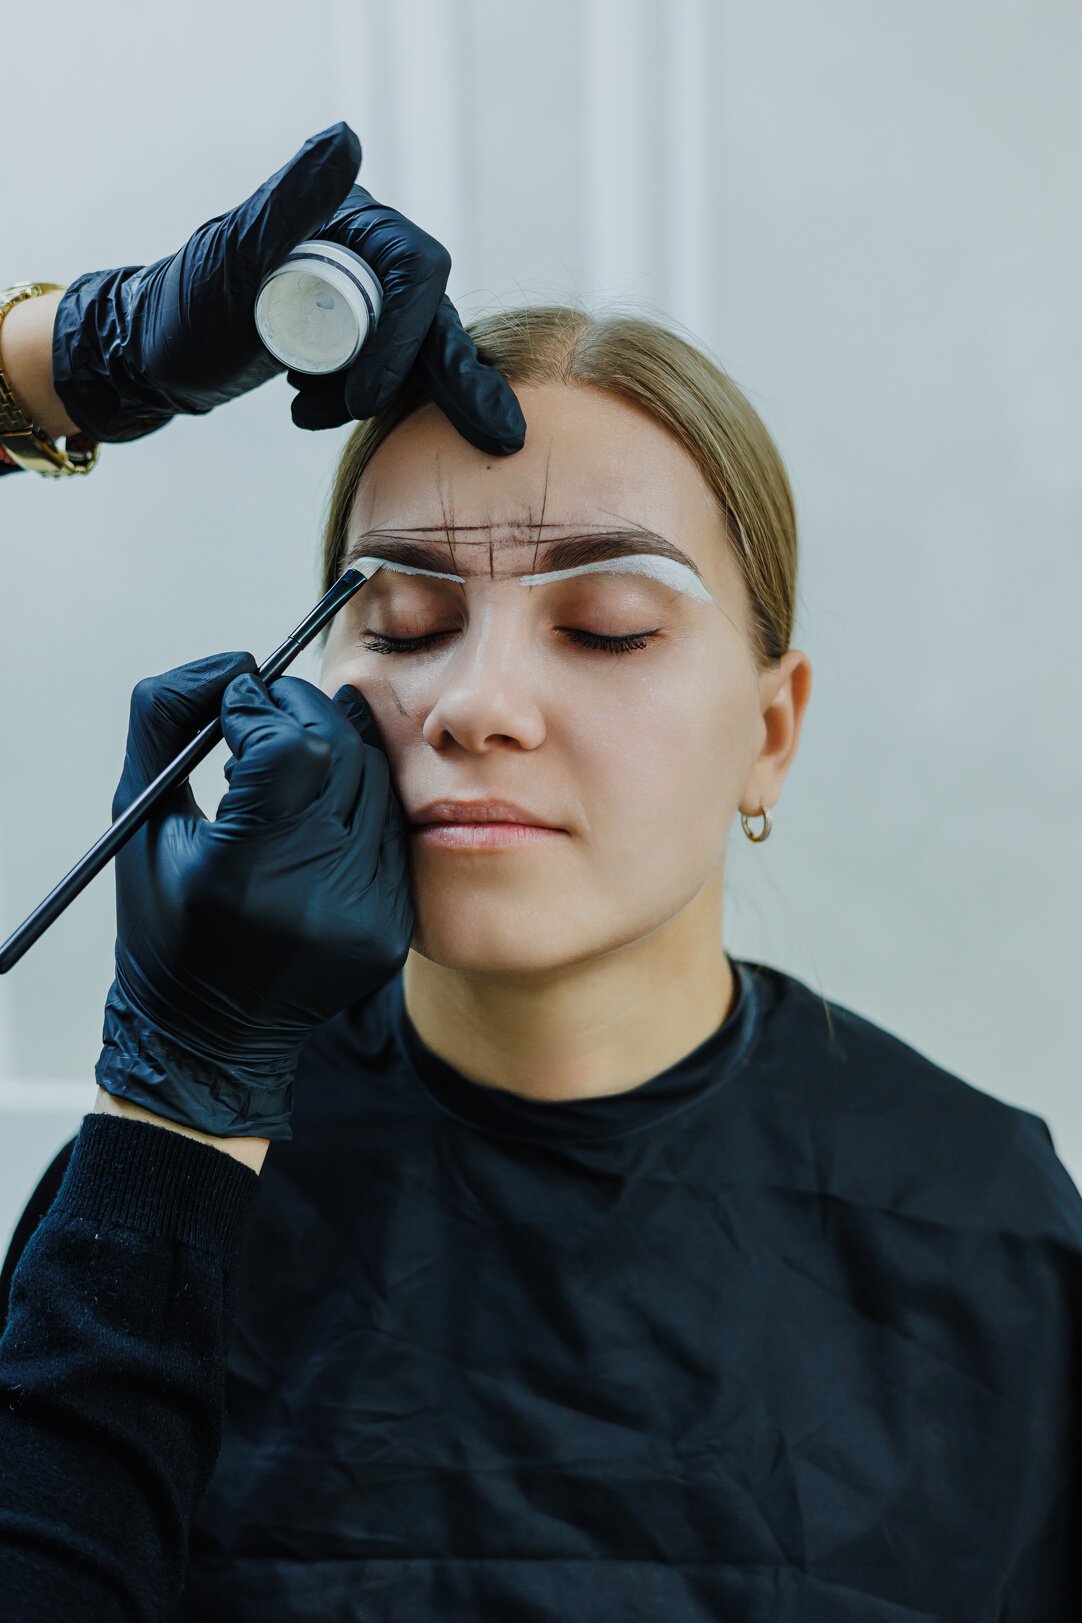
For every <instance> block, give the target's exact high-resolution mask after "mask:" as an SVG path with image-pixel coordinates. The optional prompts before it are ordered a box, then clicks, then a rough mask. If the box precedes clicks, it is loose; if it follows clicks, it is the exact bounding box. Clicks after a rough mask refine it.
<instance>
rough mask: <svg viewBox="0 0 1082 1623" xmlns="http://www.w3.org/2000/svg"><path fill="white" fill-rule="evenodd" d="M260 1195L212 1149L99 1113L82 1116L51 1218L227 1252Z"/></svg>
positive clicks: (251, 1175) (252, 1178) (251, 1176)
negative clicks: (101, 1225) (110, 1226)
mask: <svg viewBox="0 0 1082 1623" xmlns="http://www.w3.org/2000/svg"><path fill="white" fill-rule="evenodd" d="M258 1189H259V1174H258V1173H257V1172H253V1171H252V1169H251V1167H246V1166H242V1165H241V1163H240V1162H239V1161H236V1160H234V1158H233V1157H232V1156H231V1155H226V1154H225V1153H224V1152H223V1151H222V1150H216V1149H215V1148H214V1146H213V1144H200V1143H199V1141H198V1140H197V1139H194V1138H188V1137H186V1136H185V1135H184V1134H183V1133H172V1132H170V1131H169V1129H168V1128H166V1127H154V1126H152V1125H151V1124H150V1122H144V1121H129V1120H125V1119H124V1118H123V1117H119V1116H110V1115H107V1114H106V1113H105V1112H104V1111H102V1112H94V1113H92V1114H90V1115H87V1116H84V1117H83V1120H82V1125H81V1126H80V1129H79V1134H78V1137H77V1138H76V1140H75V1147H74V1149H73V1150H72V1153H71V1159H70V1160H69V1162H68V1166H67V1171H66V1172H65V1174H64V1181H63V1183H62V1184H61V1185H60V1189H59V1191H58V1193H57V1196H56V1199H55V1200H54V1201H53V1204H52V1207H51V1208H50V1215H51V1216H57V1217H60V1218H62V1219H70V1218H81V1219H83V1220H84V1221H87V1222H94V1223H109V1224H114V1225H117V1226H119V1227H121V1228H126V1229H133V1230H135V1231H137V1232H139V1233H143V1234H148V1235H152V1236H154V1238H156V1239H163V1240H178V1241H180V1242H181V1243H182V1244H183V1245H192V1246H198V1247H199V1248H200V1249H201V1250H204V1251H223V1250H226V1251H228V1250H230V1249H232V1248H233V1247H235V1245H236V1244H237V1241H238V1239H239V1238H240V1236H241V1234H242V1232H243V1229H244V1227H245V1223H246V1219H247V1216H248V1212H249V1209H250V1207H251V1205H252V1202H253V1200H254V1199H255V1196H256V1192H257V1190H258Z"/></svg>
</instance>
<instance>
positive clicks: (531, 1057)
mask: <svg viewBox="0 0 1082 1623" xmlns="http://www.w3.org/2000/svg"><path fill="white" fill-rule="evenodd" d="M516 394H517V396H518V399H519V402H520V404H521V406H522V410H523V412H524V414H525V417H526V420H527V424H528V433H527V438H526V443H525V446H524V447H523V449H522V450H521V451H519V452H517V453H516V455H515V456H513V457H505V458H499V459H497V458H490V457H488V456H486V455H485V454H484V453H483V452H481V451H478V450H477V449H476V448H475V447H473V446H471V445H470V444H468V442H467V441H465V440H464V439H463V438H462V437H461V436H460V435H458V434H457V433H456V432H455V430H454V429H453V428H452V427H451V425H450V423H449V422H448V421H447V419H446V418H445V417H444V416H443V414H442V413H441V412H440V411H439V410H438V408H437V407H436V406H434V405H428V406H425V407H423V408H422V409H421V410H419V411H418V412H416V413H415V414H414V415H413V416H411V417H409V418H407V419H406V421H405V422H403V423H402V424H400V425H399V426H398V427H397V428H396V429H395V430H394V431H393V433H391V434H390V435H389V436H388V438H387V439H386V440H385V441H384V443H383V444H382V445H381V446H380V448H379V450H378V451H377V452H376V454H375V456H374V457H373V459H372V461H371V462H370V463H369V466H368V468H367V469H366V472H365V475H364V477H363V478H362V480H361V484H360V487H359V489H358V491H357V495H356V498H355V500H354V504H353V510H352V513H351V520H350V538H351V542H356V543H357V545H358V550H359V552H361V553H363V554H368V555H374V556H378V555H379V552H380V544H379V539H378V538H369V539H366V540H363V541H362V539H361V538H362V537H364V536H365V535H366V533H367V532H368V531H370V530H373V529H388V528H393V529H395V530H396V531H400V532H407V533H408V532H410V531H414V530H417V531H419V532H420V531H422V530H424V531H426V532H427V533H423V534H421V533H418V535H417V537H416V539H417V540H422V541H424V542H426V543H428V544H430V545H435V546H436V547H438V548H439V549H440V550H441V552H442V554H443V555H444V557H445V558H446V564H445V565H444V566H443V568H444V569H445V570H446V572H447V573H448V574H457V575H459V576H461V577H463V578H462V581H461V583H458V582H455V581H449V580H442V579H437V578H428V577H425V576H421V575H406V574H402V573H396V572H392V571H391V570H390V569H382V570H380V571H379V573H378V574H376V575H375V576H374V577H373V579H372V581H371V582H370V583H369V584H368V585H366V586H364V587H363V588H362V589H361V591H360V592H358V593H357V594H356V595H355V596H354V598H353V599H352V600H351V601H350V603H349V604H347V605H346V606H345V607H344V608H343V609H342V610H341V611H340V613H339V614H338V615H337V616H336V618H335V620H334V621H333V622H332V626H331V632H330V635H329V638H328V641H327V644H326V648H325V654H324V662H323V666H322V670H321V673H320V684H319V685H320V687H321V688H322V689H323V691H324V692H325V693H327V694H328V695H331V694H333V693H335V692H336V691H337V689H338V688H339V687H340V686H341V685H342V684H343V683H345V682H349V683H352V684H353V685H354V686H355V687H357V688H359V689H360V690H361V692H362V693H363V694H364V696H365V698H366V699H367V701H368V703H369V706H370V707H371V710H372V714H373V717H374V720H375V723H376V726H377V728H378V731H379V734H380V738H381V741H382V743H383V747H384V749H385V750H386V753H387V758H388V763H389V767H390V773H391V781H392V784H393V786H394V789H395V791H396V793H397V795H398V797H399V799H400V800H401V802H402V805H403V807H404V809H405V811H406V814H407V816H409V815H410V814H412V813H415V812H416V811H418V810H419V809H420V807H422V806H423V805H424V804H425V803H426V802H428V801H430V800H433V799H437V798H461V799H478V798H485V797H492V798H496V799H498V798H506V799H511V800H515V801H518V802H519V803H521V804H523V805H525V806H527V807H529V808H531V809H532V810H533V811H535V812H536V813H537V814H538V815H540V816H542V817H543V818H544V819H545V820H546V821H549V822H552V823H555V824H558V825H560V827H561V828H563V829H564V830H565V831H566V832H565V833H563V834H561V835H560V836H558V837H556V838H553V839H549V840H546V841H544V842H539V843H536V844H532V845H527V846H521V847H511V848H506V849H501V850H495V851H493V850H490V851H485V852H480V853H478V852H472V851H457V850H450V849H447V848H441V847H435V846H430V845H427V844H425V843H423V842H421V841H419V840H418V839H417V836H416V835H415V834H411V835H410V837H409V858H410V875H411V885H412V894H413V900H414V906H415V911H416V915H417V925H416V931H415V934H414V938H413V944H412V947H411V951H410V954H409V957H408V959H407V962H406V965H405V969H404V991H405V1000H406V1008H407V1011H408V1013H409V1016H410V1019H411V1020H412V1021H413V1023H414V1025H415V1026H416V1028H417V1030H418V1033H419V1035H420V1037H421V1039H422V1041H423V1042H425V1043H426V1044H427V1045H428V1047H429V1048H431V1049H433V1050H434V1051H435V1052H436V1053H437V1054H438V1055H440V1057H441V1058H443V1059H444V1060H446V1061H447V1062H448V1063H449V1064H451V1065H453V1066H455V1067H456V1068H457V1069H458V1070H459V1071H461V1072H462V1073H463V1074H464V1075H466V1076H468V1077H470V1078H472V1079H473V1080H474V1081H476V1082H479V1083H482V1084H485V1085H489V1086H493V1087H502V1088H506V1089H509V1090H511V1091H513V1092H516V1093H519V1094H522V1095H524V1096H528V1097H530V1098H535V1099H540V1100H568V1099H575V1098H582V1097H587V1096H596V1095H602V1094H610V1093H619V1092H623V1091H626V1090H627V1089H629V1088H633V1087H636V1086H638V1085H639V1084H641V1083H642V1082H645V1081H647V1080H649V1078H651V1077H653V1076H656V1075H657V1074H658V1073H659V1072H661V1071H663V1070H665V1069H667V1068H668V1067H669V1066H671V1065H673V1064H675V1063H676V1062H677V1061H678V1060H679V1059H681V1058H682V1057H683V1056H684V1055H686V1054H688V1053H690V1052H691V1050H692V1049H694V1048H696V1047H698V1046H699V1044H700V1043H702V1042H703V1041H704V1040H705V1039H706V1038H707V1037H708V1036H710V1035H711V1033H713V1032H714V1031H715V1030H716V1029H717V1028H718V1026H719V1025H721V1024H722V1022H723V1021H724V1020H725V1019H726V1018H727V1017H728V1014H729V1012H730V1010H731V1008H732V1005H733V1002H734V1000H735V984H734V980H733V975H732V970H731V968H730V965H729V961H728V959H727V957H726V955H725V951H724V945H723V935H722V923H723V892H724V879H725V851H726V842H727V839H728V836H729V831H730V828H731V825H732V823H733V819H734V817H735V816H736V814H737V812H738V811H744V812H745V813H747V815H748V816H749V817H750V816H753V815H755V814H757V813H758V812H759V810H760V808H761V807H762V806H764V805H766V806H768V807H773V806H775V805H776V804H777V802H778V799H779V797H780V794H781V789H782V785H783V784H784V781H785V777H786V773H787V772H788V769H789V766H790V764H791V762H792V760H793V758H794V756H795V754H796V750H797V745H798V742H799V736H800V728H801V724H802V720H803V716H804V711H805V709H806V706H807V703H808V699H809V697H810V693H811V662H810V661H809V659H808V657H807V656H806V655H805V654H804V653H802V652H801V651H800V650H798V649H790V650H789V651H788V652H787V653H786V654H785V655H784V657H783V658H782V660H781V661H780V663H779V664H778V666H777V667H774V668H771V669H768V670H766V671H762V672H760V671H758V670H757V669H756V667H755V664H754V660H753V656H752V648H751V641H750V635H749V626H750V615H749V603H748V599H747V593H746V589H745V587H744V584H743V580H742V578H741V576H740V573H739V570H738V568H737V566H736V563H735V561H734V559H733V557H732V555H731V553H730V550H729V544H728V542H727V540H726V537H725V533H724V529H723V526H722V521H721V518H720V515H719V513H718V510H717V507H716V504H715V502H714V500H713V497H712V495H711V493H710V491H709V488H708V487H707V485H706V483H705V481H704V480H703V478H702V475H701V474H700V473H699V470H698V469H697V467H696V466H695V464H694V462H693V461H692V460H691V458H690V457H689V456H688V454H687V452H686V451H685V450H684V449H683V447H682V446H681V445H680V444H679V443H678V442H677V441H676V440H675V439H674V438H673V437H672V436H671V435H670V434H668V432H667V431H666V430H665V429H663V428H662V427H661V426H660V425H659V424H658V423H656V422H655V421H654V420H653V418H651V417H650V416H649V415H648V414H647V413H646V412H645V411H644V410H642V409H640V408H639V407H637V406H635V405H633V404H631V403H630V402H626V401H623V400H620V399H617V398H616V397H614V396H611V395H608V394H606V393H605V392H603V391H601V390H597V389H593V388H590V387H587V386H583V385H563V384H555V385H545V386H524V385H516ZM530 521H532V528H531V522H530ZM448 523H453V524H454V526H455V528H454V530H448V529H447V528H446V526H447V524H448ZM494 526H495V528H493V527H494ZM643 526H644V527H647V528H649V529H650V530H653V531H656V532H657V533H658V534H659V535H661V536H663V537H666V538H667V539H668V540H670V541H672V542H674V543H675V544H676V545H677V546H679V547H680V548H681V549H682V550H683V552H684V553H686V554H687V555H688V557H689V558H691V559H692V560H693V562H694V563H695V565H696V566H697V567H698V570H699V572H700V573H701V576H702V579H703V581H704V583H705V585H706V588H707V591H708V593H709V596H710V598H712V599H713V601H703V600H701V599H697V598H696V597H694V596H693V595H691V594H690V593H689V592H688V591H687V590H680V589H674V588H673V587H672V586H671V585H666V584H664V583H662V582H659V581H657V580H655V579H651V578H649V577H648V576H645V575H640V574H635V573H612V572H604V571H602V572H591V571H585V572H581V573H576V574H573V575H571V576H570V577H569V578H566V579H561V580H555V581H551V582H548V583H543V584H538V585H532V586H530V587H529V588H524V587H523V584H522V580H521V577H522V576H526V575H537V574H538V573H543V572H545V570H546V563H545V558H546V543H547V542H549V541H551V540H553V539H556V538H560V537H564V536H567V535H570V534H575V533H580V532H582V531H583V530H584V529H588V528H590V529H595V530H600V529H604V528H608V529H612V528H616V527H620V528H634V527H643ZM539 538H540V543H539ZM561 627H563V628H576V629H583V630H589V631H594V632H600V633H604V634H606V635H621V634H625V633H630V632H644V631H648V630H654V629H655V628H659V634H658V635H657V636H654V637H651V638H648V639H647V640H646V643H645V646H644V647H641V648H639V649H636V650H634V651H632V652H628V653H620V654H612V653H608V652H605V651H602V650H596V649H591V648H586V647H582V646H578V645H576V644H575V643H574V642H573V641H571V640H570V639H569V638H567V637H566V635H564V634H563V632H562V631H561V630H560V629H559V628H561ZM372 632H377V633H381V634H383V635H386V636H396V637H410V636H419V635H424V634H426V633H429V632H443V633H446V634H445V635H444V636H442V637H441V638H440V639H439V640H438V641H436V642H434V643H433V644H432V645H430V646H429V647H428V648H427V649H422V650H420V651H417V652H407V653H394V654H381V653H379V652H377V651H375V650H374V649H373V648H372V647H371V646H366V640H367V641H368V642H370V636H371V633H372Z"/></svg>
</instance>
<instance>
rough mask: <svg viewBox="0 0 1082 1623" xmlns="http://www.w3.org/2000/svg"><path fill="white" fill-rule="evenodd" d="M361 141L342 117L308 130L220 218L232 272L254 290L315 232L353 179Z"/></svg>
mask: <svg viewBox="0 0 1082 1623" xmlns="http://www.w3.org/2000/svg"><path fill="white" fill-rule="evenodd" d="M360 166H361V143H360V141H359V140H358V139H357V136H356V135H355V133H354V132H353V130H351V129H350V127H349V125H348V124H346V123H344V122H339V123H337V124H332V125H331V126H330V128H329V129H326V130H321V131H320V133H319V134H318V135H313V136H310V137H309V139H308V140H307V141H306V142H305V143H304V145H303V146H302V147H301V149H300V150H299V152H297V153H295V154H294V156H293V157H292V158H290V160H289V162H288V163H287V164H283V166H282V168H281V169H278V170H276V171H275V173H274V174H273V175H271V176H270V178H269V179H268V180H265V181H264V182H263V184H262V186H260V187H259V188H258V189H257V190H256V191H254V192H253V193H252V195H251V197H248V198H246V199H245V201H244V202H243V203H240V204H238V205H237V207H236V208H235V209H233V210H232V211H231V212H230V213H229V214H226V215H224V216H223V218H222V221H221V224H222V227H223V235H224V240H225V242H226V244H227V245H228V250H229V251H230V258H231V260H232V261H233V266H234V269H235V271H236V272H239V273H240V275H241V276H242V277H243V278H244V279H245V280H246V281H247V282H248V283H249V284H250V287H251V291H252V293H253V294H254V293H255V291H256V289H257V288H258V285H259V283H260V282H261V281H262V279H263V277H264V276H265V275H266V274H267V272H268V271H271V270H273V269H274V267H275V266H276V265H278V264H280V263H281V261H282V260H283V259H284V258H285V256H286V254H288V253H289V252H290V251H291V250H292V249H293V248H295V247H296V246H297V244H298V243H299V242H303V241H304V239H305V238H306V237H311V236H316V235H318V233H319V231H320V229H321V227H322V226H324V225H326V223H327V221H328V220H329V219H330V218H331V215H332V214H333V213H334V212H335V210H336V209H337V208H338V205H339V204H340V203H341V202H342V199H343V198H344V197H345V196H346V194H347V193H348V191H349V189H350V187H351V186H352V185H353V183H354V181H355V180H356V179H357V171H358V170H359V168H360Z"/></svg>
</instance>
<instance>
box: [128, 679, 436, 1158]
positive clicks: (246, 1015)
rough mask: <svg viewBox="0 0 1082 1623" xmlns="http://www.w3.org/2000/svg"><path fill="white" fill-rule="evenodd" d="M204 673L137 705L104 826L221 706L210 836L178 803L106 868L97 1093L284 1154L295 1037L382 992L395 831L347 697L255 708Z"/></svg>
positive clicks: (394, 953)
mask: <svg viewBox="0 0 1082 1623" xmlns="http://www.w3.org/2000/svg"><path fill="white" fill-rule="evenodd" d="M257 670H258V667H257V665H256V661H255V660H254V659H253V657H252V655H251V654H248V653H228V654H214V655H211V656H210V657H209V658H207V659H197V660H194V661H193V662H192V663H191V664H189V665H180V666H178V667H177V668H176V669H175V670H171V671H166V672H165V673H164V675H162V676H153V677H147V678H146V679H145V680H144V681H142V682H140V683H139V684H138V685H137V686H136V688H135V690H134V692H133V693H132V701H131V717H130V721H129V726H128V745H127V753H126V756H125V760H124V770H123V774H122V776H121V779H120V783H119V785H118V787H117V791H116V795H115V797H114V799H113V817H114V818H116V817H118V816H119V815H120V813H121V812H122V811H124V810H125V808H126V807H127V806H129V805H130V804H131V802H132V801H133V800H134V799H135V797H136V795H138V794H139V793H141V791H142V790H143V789H145V788H146V786H147V784H149V783H150V782H151V781H152V780H153V779H154V778H155V777H157V775H158V773H159V772H161V771H162V769H163V768H164V767H165V766H167V765H168V763H169V762H170V761H171V760H173V758H174V757H175V756H176V755H177V754H178V753H179V752H180V750H181V749H182V748H183V747H184V745H185V744H187V743H189V742H190V741H191V739H192V738H193V737H194V736H195V734H196V733H197V732H198V731H199V729H200V727H202V726H204V725H205V724H206V723H207V722H208V721H210V720H212V719H213V717H214V715H215V714H216V713H217V711H218V708H219V704H220V706H221V718H222V731H223V734H224V737H225V741H226V743H227V744H228V745H229V748H230V749H231V750H232V752H233V755H232V758H231V759H230V761H229V762H228V764H227V766H226V778H227V780H228V784H229V787H228V789H227V791H226V793H225V794H224V795H223V797H222V799H221V802H220V804H219V806H218V812H217V818H216V820H215V821H213V822H211V821H210V819H209V818H207V817H206V816H205V815H204V813H203V812H202V811H201V810H200V808H199V806H198V805H197V803H196V800H195V796H194V794H193V792H192V789H191V785H190V784H188V783H185V784H183V785H182V786H180V787H179V788H177V789H175V790H174V791H173V792H172V793H171V794H169V795H167V796H166V797H165V798H164V800H162V801H161V802H160V803H159V804H158V805H157V806H156V807H155V809H154V811H153V813H152V814H151V816H150V817H149V818H148V819H147V821H146V822H145V823H144V824H143V826H142V827H141V828H140V829H138V830H137V831H136V833H135V834H134V835H133V836H132V837H131V839H130V840H129V841H128V843H127V844H126V845H125V846H124V847H123V848H122V849H121V850H120V851H119V852H118V853H117V856H116V859H115V861H116V911H117V940H116V979H115V980H114V982H113V985H112V987H111V988H110V991H109V994H108V997H107V999H106V1004H105V1022H104V1029H103V1033H102V1036H103V1043H104V1046H103V1048H102V1053H101V1057H100V1059H99V1060H98V1064H97V1068H96V1074H97V1079H98V1082H99V1084H100V1086H101V1087H103V1088H104V1089H105V1090H106V1092H107V1093H112V1094H116V1095H118V1096H120V1097H121V1098H125V1099H130V1100H132V1101H133V1103H135V1104H138V1105H142V1106H143V1107H144V1108H145V1109H147V1110H152V1111H154V1112H156V1113H157V1114H158V1115H161V1116H167V1117H168V1118H169V1119H170V1120H171V1121H177V1122H183V1123H185V1124H187V1125H188V1126H190V1127H195V1128H197V1129H199V1131H201V1132H205V1133H213V1134H216V1135H218V1136H221V1137H227V1138H229V1137H243V1136H254V1137H261V1138H271V1139H277V1138H284V1139H288V1138H290V1137H292V1130H291V1128H290V1124H289V1122H290V1112H291V1109H292V1094H293V1074H294V1071H295V1069H296V1065H297V1058H298V1055H299V1053H300V1050H301V1047H302V1045H303V1043H304V1041H305V1039H306V1038H307V1037H308V1036H309V1034H310V1033H311V1032H312V1031H313V1030H314V1029H315V1028H316V1027H317V1026H319V1025H322V1024H323V1022H324V1021H326V1020H329V1019H330V1018H331V1017H332V1016H333V1015H335V1014H337V1013H338V1012H339V1011H340V1010H342V1009H344V1008H346V1007H347V1006H348V1005H349V1004H351V1003H354V1002H356V1001H358V1000H359V999H361V998H364V997H366V996H367V995H368V994H369V993H371V992H374V991H375V990H376V989H377V988H378V987H380V986H382V985H383V984H384V983H385V982H387V981H389V980H390V979H392V977H393V976H394V975H396V974H397V973H398V971H399V969H400V968H401V967H402V965H403V964H404V963H405V961H406V957H407V954H408V952H409V946H410V938H411V935H412V932H413V919H414V915H413V906H412V902H411V898H410V893H409V882H408V873H407V866H406V832H405V818H404V816H403V814H402V808H401V804H400V802H399V800H398V798H397V796H396V795H395V793H394V790H393V788H392V787H391V783H390V774H389V769H388V766H387V757H386V756H385V754H384V753H383V750H382V749H381V747H380V744H379V739H378V735H377V733H376V730H375V726H374V723H373V722H372V719H371V713H370V711H369V710H368V706H367V705H366V704H365V701H364V699H363V698H362V697H361V695H360V694H359V693H358V692H357V690H356V689H355V688H353V687H350V686H348V685H347V686H345V687H342V688H340V689H339V690H338V692H337V693H336V694H335V696H334V699H333V700H331V699H329V698H328V697H327V695H326V694H325V693H322V692H321V691H320V690H319V689H318V688H317V687H314V686H313V685H312V684H311V683H310V682H306V681H303V680H301V679H299V678H296V677H291V676H280V677H277V678H276V679H275V680H274V682H273V684H272V686H271V688H270V689H269V690H268V688H267V687H266V685H265V684H264V682H263V680H262V678H261V677H260V676H259V675H258V674H255V673H257Z"/></svg>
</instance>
